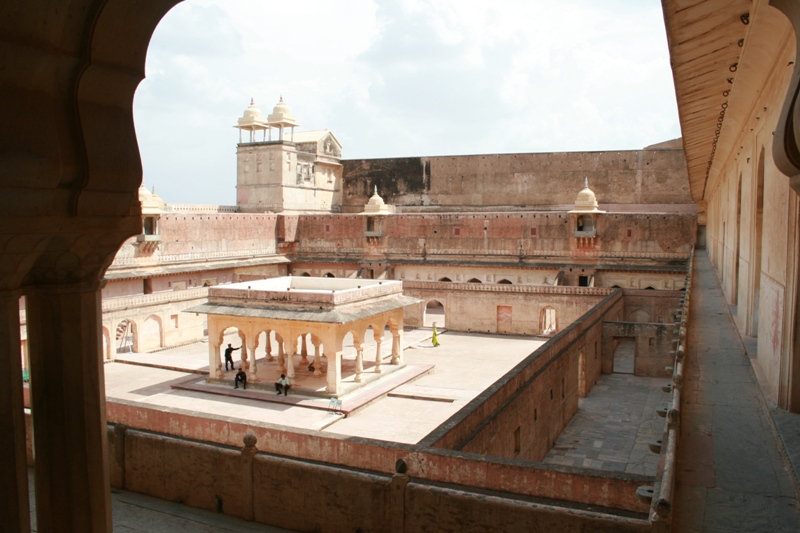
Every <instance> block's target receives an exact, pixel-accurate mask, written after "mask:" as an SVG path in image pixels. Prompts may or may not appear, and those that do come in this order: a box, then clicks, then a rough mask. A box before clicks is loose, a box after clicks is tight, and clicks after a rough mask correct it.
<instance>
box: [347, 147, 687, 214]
mask: <svg viewBox="0 0 800 533" xmlns="http://www.w3.org/2000/svg"><path fill="white" fill-rule="evenodd" d="M342 164H343V165H344V169H343V183H344V194H343V195H342V204H343V205H342V212H349V213H357V212H360V211H361V210H362V209H363V207H364V204H366V203H367V201H368V200H369V197H370V196H371V195H372V194H373V192H374V188H375V187H376V186H377V187H378V192H379V193H380V195H381V196H382V197H383V199H384V201H386V203H388V204H392V205H394V206H396V207H397V208H398V211H402V212H404V213H408V212H411V211H413V210H432V211H435V210H443V211H447V210H450V211H452V210H456V211H466V210H471V209H474V210H484V211H489V210H492V209H496V208H498V207H512V208H525V209H536V208H539V207H545V206H570V205H572V203H573V202H574V200H575V194H576V192H577V191H578V190H580V188H581V186H583V182H584V178H585V177H588V178H589V184H590V186H591V188H592V190H594V192H595V193H596V194H597V199H598V201H599V202H600V204H609V203H614V204H664V205H676V204H690V203H692V199H691V195H690V191H689V182H688V178H687V171H686V159H685V157H684V154H683V150H634V151H621V152H556V153H537V154H486V155H466V156H442V157H406V158H391V159H358V160H355V159H351V160H344V161H342Z"/></svg>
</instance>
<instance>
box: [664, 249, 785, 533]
mask: <svg viewBox="0 0 800 533" xmlns="http://www.w3.org/2000/svg"><path fill="white" fill-rule="evenodd" d="M721 310H722V312H721ZM690 312H691V320H690V323H689V339H690V342H689V344H688V346H687V353H686V372H685V379H684V393H685V394H684V401H683V410H682V415H681V416H682V423H681V437H680V442H679V446H678V457H677V467H676V486H675V495H674V499H675V505H674V506H673V508H674V517H673V531H676V532H687V533H693V532H712V533H717V532H719V533H721V532H725V533H735V532H743V533H762V532H763V533H773V532H796V531H800V512H799V511H798V500H797V496H796V494H795V486H794V484H793V482H792V479H791V476H790V474H789V471H788V469H787V466H786V463H785V462H784V460H783V457H782V455H781V450H780V448H779V446H778V443H777V441H776V439H775V436H774V433H773V430H772V421H771V419H770V415H769V412H768V410H767V408H766V403H765V402H764V399H763V396H762V395H761V391H760V390H759V388H758V386H757V385H756V379H755V375H754V373H753V370H752V368H751V366H750V362H749V360H748V357H747V353H746V346H747V345H745V344H743V343H742V342H741V339H740V337H739V334H738V331H737V329H736V326H735V324H734V321H733V318H732V317H731V315H730V313H729V312H728V306H727V305H726V303H725V299H724V296H723V294H722V291H721V289H720V287H719V282H718V280H717V278H716V276H715V274H714V270H713V267H712V266H711V263H710V262H709V260H708V257H707V255H706V253H705V251H698V252H697V254H696V255H695V260H694V277H693V290H692V299H691V310H690ZM748 345H749V346H751V347H752V346H753V343H752V342H751V343H748ZM790 439H791V437H790ZM797 445H800V441H798V440H795V446H797Z"/></svg>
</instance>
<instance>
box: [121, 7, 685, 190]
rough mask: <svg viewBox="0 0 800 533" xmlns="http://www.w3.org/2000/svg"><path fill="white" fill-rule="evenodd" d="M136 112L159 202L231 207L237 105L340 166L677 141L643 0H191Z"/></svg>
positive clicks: (172, 28) (167, 36)
mask: <svg viewBox="0 0 800 533" xmlns="http://www.w3.org/2000/svg"><path fill="white" fill-rule="evenodd" d="M147 73H148V78H147V79H146V80H145V81H144V82H143V83H142V85H141V87H140V89H139V91H138V92H137V96H136V102H135V104H136V105H135V107H134V111H135V117H136V124H137V132H138V135H139V141H140V145H141V149H142V157H143V163H144V169H145V178H146V182H147V183H148V185H151V184H154V183H155V184H156V185H157V187H158V190H159V193H160V194H162V195H163V196H164V197H165V198H166V199H167V200H168V201H172V202H209V203H233V202H234V198H235V181H236V178H235V173H236V159H235V143H236V141H237V139H238V135H237V133H236V131H235V130H234V129H233V128H232V127H231V126H232V125H233V124H234V123H235V120H236V118H237V117H238V116H240V115H241V112H242V111H243V110H244V108H245V107H246V106H247V104H248V103H249V101H250V98H251V97H254V98H255V99H256V103H257V104H258V105H259V106H260V107H261V109H262V111H263V112H265V113H268V112H269V111H271V108H272V106H273V105H274V104H275V103H276V102H277V99H278V96H279V95H281V94H282V95H283V96H284V98H285V99H286V101H287V103H288V104H289V105H290V106H291V107H292V110H293V111H294V113H295V115H296V116H297V118H298V121H299V122H300V124H301V125H302V126H303V128H302V129H318V128H325V127H328V128H331V129H332V130H333V131H334V132H335V133H336V135H337V136H338V137H339V138H340V139H341V140H342V142H343V143H344V145H345V147H344V148H345V151H344V155H345V157H349V158H359V157H392V156H413V155H418V156H423V155H447V154H465V153H492V152H524V151H564V150H606V149H633V148H640V147H643V146H645V145H647V144H651V143H654V142H659V141H661V140H666V139H668V138H673V137H677V136H678V135H679V134H680V133H679V129H678V122H677V111H676V105H675V101H674V91H673V87H672V79H671V74H670V70H669V59H668V55H667V48H666V38H665V34H664V28H663V20H662V16H661V7H660V2H658V1H657V0H647V1H637V2H630V1H628V2H626V1H622V0H618V1H616V2H613V1H612V2H604V3H602V4H599V3H597V2H592V1H590V0H563V1H562V2H558V3H556V2H544V1H538V0H496V1H495V2H491V3H489V2H478V1H477V0H475V1H471V0H380V1H373V0H300V1H295V2H292V3H288V2H286V3H281V2H264V1H263V0H237V1H222V0H197V1H187V2H185V3H183V4H180V5H178V6H177V7H176V8H174V9H173V10H172V11H171V12H170V13H169V14H168V15H167V16H166V17H165V19H164V20H163V21H162V23H161V25H160V26H159V28H158V30H157V31H156V35H155V36H154V38H153V41H152V43H151V46H150V51H149V54H148V63H147Z"/></svg>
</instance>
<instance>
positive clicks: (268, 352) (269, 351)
mask: <svg viewBox="0 0 800 533" xmlns="http://www.w3.org/2000/svg"><path fill="white" fill-rule="evenodd" d="M266 335H267V345H266V346H265V347H264V352H265V355H266V357H267V361H274V360H275V358H274V357H272V339H271V337H272V331H270V330H267V331H266Z"/></svg>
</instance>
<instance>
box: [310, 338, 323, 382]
mask: <svg viewBox="0 0 800 533" xmlns="http://www.w3.org/2000/svg"><path fill="white" fill-rule="evenodd" d="M311 343H312V344H313V345H314V375H315V376H321V375H322V350H321V349H320V346H321V345H322V340H321V339H320V338H319V337H315V336H313V335H312V336H311Z"/></svg>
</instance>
